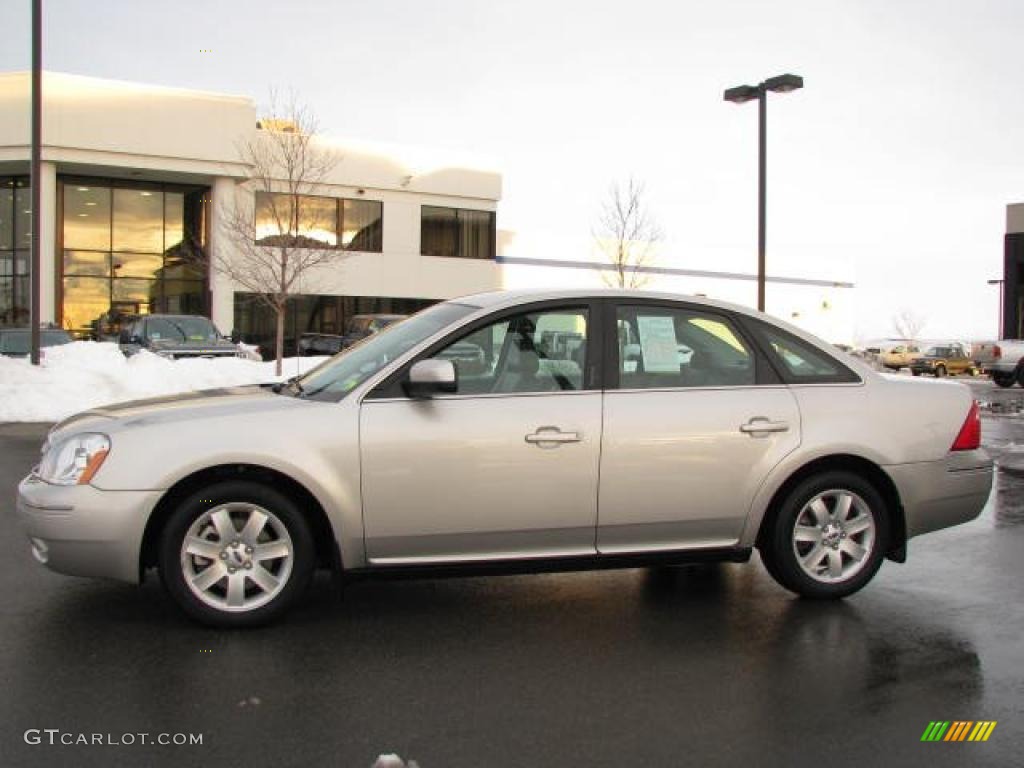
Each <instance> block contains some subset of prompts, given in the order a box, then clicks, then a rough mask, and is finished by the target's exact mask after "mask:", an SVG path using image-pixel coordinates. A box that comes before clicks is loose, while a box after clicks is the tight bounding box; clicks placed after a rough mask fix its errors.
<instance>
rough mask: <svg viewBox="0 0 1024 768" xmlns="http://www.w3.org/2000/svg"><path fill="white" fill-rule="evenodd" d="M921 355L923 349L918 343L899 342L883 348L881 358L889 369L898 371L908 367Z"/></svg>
mask: <svg viewBox="0 0 1024 768" xmlns="http://www.w3.org/2000/svg"><path fill="white" fill-rule="evenodd" d="M920 357H921V350H920V349H919V348H918V347H917V345H916V344H897V345H896V346H894V347H890V348H888V349H884V350H882V353H881V355H880V358H879V359H880V360H881V363H882V365H883V366H885V367H886V368H888V369H889V370H891V371H898V370H900V368H907V367H908V366H910V365H911V364H912V363H913V362H914V361H915V360H917V359H918V358H920Z"/></svg>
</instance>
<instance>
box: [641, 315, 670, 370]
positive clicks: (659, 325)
mask: <svg viewBox="0 0 1024 768" xmlns="http://www.w3.org/2000/svg"><path fill="white" fill-rule="evenodd" d="M636 324H637V331H638V332H639V334H640V354H641V357H642V359H643V363H644V370H645V371H647V372H648V373H679V342H678V341H676V326H675V323H674V322H673V321H672V318H671V317H668V316H657V315H654V316H652V315H637V318H636Z"/></svg>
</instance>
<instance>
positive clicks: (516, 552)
mask: <svg viewBox="0 0 1024 768" xmlns="http://www.w3.org/2000/svg"><path fill="white" fill-rule="evenodd" d="M593 318H594V311H593V307H591V306H590V305H589V304H588V303H586V302H584V303H574V304H571V305H535V306H532V307H530V308H527V309H518V310H514V311H506V312H502V313H500V314H498V315H495V316H492V317H491V318H488V319H486V320H483V321H479V322H477V323H474V324H473V326H472V327H471V328H468V329H467V330H466V331H465V332H460V333H458V334H455V335H454V336H453V337H451V338H449V339H447V340H446V341H445V342H443V343H441V344H439V345H435V347H434V348H432V349H431V350H428V352H427V353H426V354H425V355H423V356H421V357H439V358H443V359H448V360H452V361H453V362H454V363H455V365H456V369H457V371H458V390H457V391H456V392H455V393H454V394H450V395H439V396H435V397H433V398H431V399H427V400H424V399H418V400H414V399H410V398H408V397H406V396H405V395H404V393H403V392H402V390H401V387H400V386H398V387H396V386H395V382H394V381H389V382H386V383H385V384H383V385H381V386H380V387H378V388H377V389H376V390H375V391H374V392H372V393H370V395H369V396H368V397H366V398H365V399H364V400H363V402H362V405H361V408H360V451H361V458H362V493H363V520H364V531H365V534H364V535H365V543H366V552H367V558H368V561H369V562H370V564H371V565H387V564H402V563H417V562H445V561H474V560H490V559H516V558H529V557H558V556H575V555H589V554H594V552H595V549H594V530H595V527H596V522H597V473H598V461H599V455H600V448H601V392H600V390H599V389H598V388H597V378H596V377H597V365H596V359H595V351H596V350H597V349H598V348H599V347H597V346H596V343H597V342H596V339H597V336H596V335H595V331H596V330H597V326H596V325H595V323H594V319H593ZM402 375H403V374H401V373H400V374H399V375H398V377H392V378H393V379H395V378H397V379H401V376H402Z"/></svg>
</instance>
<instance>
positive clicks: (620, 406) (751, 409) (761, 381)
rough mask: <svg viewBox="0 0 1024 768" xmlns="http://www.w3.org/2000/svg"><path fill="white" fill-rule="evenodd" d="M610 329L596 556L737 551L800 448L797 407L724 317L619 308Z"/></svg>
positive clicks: (683, 308)
mask: <svg viewBox="0 0 1024 768" xmlns="http://www.w3.org/2000/svg"><path fill="white" fill-rule="evenodd" d="M610 315H611V313H610ZM612 320H613V321H614V323H615V326H614V331H609V332H608V337H609V338H608V341H606V346H605V349H606V356H607V357H608V358H610V360H609V364H608V365H609V368H610V369H611V370H610V372H609V373H610V376H609V378H611V379H612V382H611V386H610V388H609V389H608V391H606V393H605V401H604V438H603V443H602V451H601V483H600V495H599V514H598V531H597V549H598V551H599V552H600V553H601V554H618V553H628V552H649V551H657V550H677V549H691V548H712V547H730V546H733V545H735V544H736V542H737V541H738V539H739V537H740V534H741V532H742V530H743V526H744V523H745V521H746V517H747V513H748V511H749V509H750V505H751V502H752V500H753V497H754V494H755V493H756V492H757V489H758V488H759V487H760V485H761V484H762V482H763V480H764V479H765V477H766V476H767V475H768V473H769V471H770V470H771V469H772V467H774V466H775V465H776V464H777V463H778V462H779V461H780V460H782V458H783V457H785V456H786V455H787V454H788V453H790V452H791V451H793V450H794V449H795V448H796V447H797V446H798V445H799V443H800V414H799V410H798V407H797V403H796V400H795V398H794V397H793V395H792V393H791V392H790V391H789V389H788V388H787V387H786V386H784V385H782V384H781V383H776V382H777V379H774V378H772V374H771V370H770V369H769V368H767V366H765V364H764V362H763V361H761V360H759V359H758V355H757V353H756V352H755V347H754V345H753V344H752V343H751V342H750V340H748V339H747V338H746V337H745V336H744V335H743V333H742V332H741V330H740V328H739V327H738V326H737V324H736V323H735V322H734V320H733V319H732V318H730V317H729V316H728V315H727V314H726V313H719V312H716V311H711V310H707V309H704V308H699V307H693V306H688V305H684V304H679V303H677V302H670V303H667V302H636V303H631V302H623V303H619V304H618V305H617V306H616V307H615V309H614V314H613V315H611V316H610V318H609V321H612ZM616 339H617V343H616ZM684 347H685V348H687V349H689V350H691V351H690V352H689V353H688V354H685V355H684V354H682V353H681V352H680V349H681V348H684Z"/></svg>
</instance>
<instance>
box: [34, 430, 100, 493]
mask: <svg viewBox="0 0 1024 768" xmlns="http://www.w3.org/2000/svg"><path fill="white" fill-rule="evenodd" d="M108 453H110V438H109V437H107V436H106V435H102V434H100V433H98V432H83V433H82V434H80V435H75V436H74V437H69V438H68V439H67V440H63V441H61V442H59V443H57V444H56V445H51V446H50V447H49V449H48V450H47V451H46V453H45V454H43V460H42V461H41V462H39V470H38V473H37V474H38V475H39V479H40V480H43V481H45V482H47V483H53V484H54V485H85V484H87V483H88V482H89V481H90V480H92V478H93V476H94V475H95V474H96V473H97V472H98V471H99V469H100V467H101V466H103V461H104V459H106V458H107V454H108Z"/></svg>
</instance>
